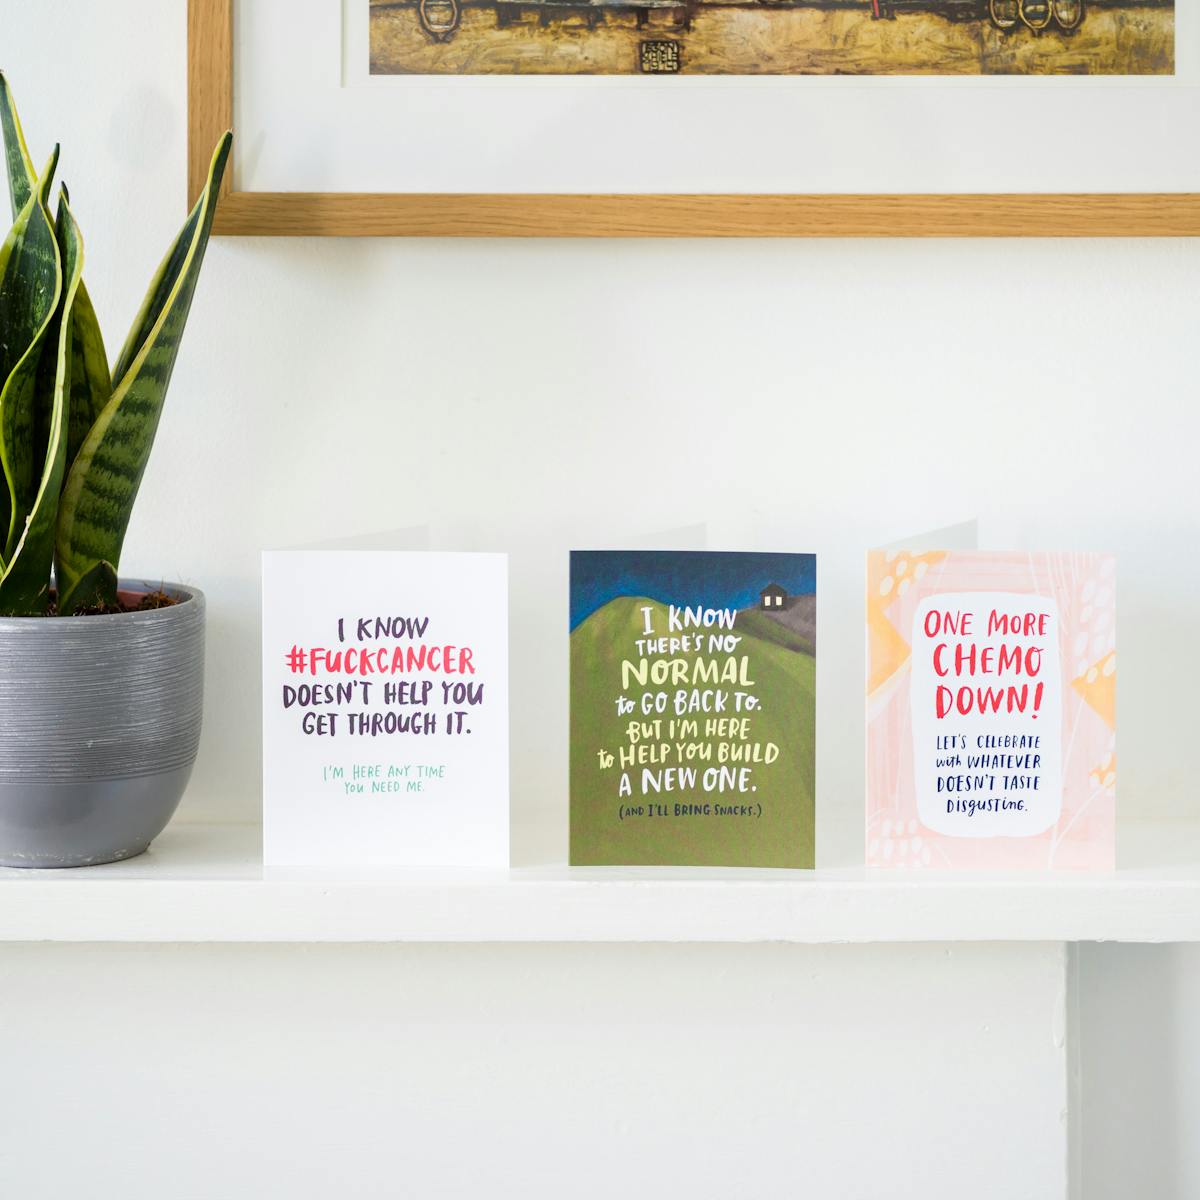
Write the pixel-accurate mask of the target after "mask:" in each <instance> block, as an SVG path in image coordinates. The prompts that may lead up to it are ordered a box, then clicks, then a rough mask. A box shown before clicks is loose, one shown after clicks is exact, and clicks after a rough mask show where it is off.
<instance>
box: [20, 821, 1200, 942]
mask: <svg viewBox="0 0 1200 1200" xmlns="http://www.w3.org/2000/svg"><path fill="white" fill-rule="evenodd" d="M1118 861H1119V863H1120V864H1121V865H1120V866H1118V869H1117V870H1116V871H1115V872H1110V873H1103V874H1082V873H1074V872H1073V873H1061V874H1058V873H1055V874H1050V873H1040V874H1039V873H1026V874H1007V873H1006V874H990V875H983V874H978V873H971V874H964V873H946V872H930V871H923V872H921V871H904V870H897V871H889V872H882V871H866V870H863V869H861V868H860V869H842V870H825V869H822V870H817V871H774V870H770V871H755V870H715V869H705V870H701V869H676V868H570V867H564V866H544V867H516V868H513V869H511V870H507V871H504V870H483V871H472V870H461V869H424V870H410V869H405V870H396V871H379V870H372V871H367V872H361V873H359V872H351V871H345V870H337V871H331V870H324V869H320V870H316V869H314V870H298V869H287V870H277V869H264V868H263V866H262V865H261V862H260V831H259V830H258V829H257V828H256V827H253V826H248V825H199V824H196V825H189V824H183V823H180V824H176V825H173V826H171V827H170V828H169V829H168V830H167V831H166V832H165V833H164V834H163V835H162V836H161V837H160V838H159V839H158V841H156V842H155V844H154V846H153V847H152V849H151V851H150V852H149V853H148V854H145V855H143V856H142V857H141V858H137V859H132V860H130V861H129V862H125V863H114V864H111V865H109V866H102V867H89V868H84V869H81V870H68V871H22V870H0V941H9V942H33V941H53V942H798V943H824V942H856V943H868V942H930V941H938V942H941V941H1124V942H1195V941H1200V825H1194V824H1162V825H1155V826H1150V825H1146V826H1140V827H1139V826H1133V827H1131V828H1127V829H1123V830H1122V831H1121V833H1120V839H1119V859H1118Z"/></svg>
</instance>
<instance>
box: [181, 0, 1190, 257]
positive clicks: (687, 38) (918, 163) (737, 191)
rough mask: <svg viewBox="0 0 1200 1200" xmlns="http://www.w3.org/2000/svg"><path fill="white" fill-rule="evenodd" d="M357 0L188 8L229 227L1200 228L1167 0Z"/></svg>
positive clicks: (1182, 53)
mask: <svg viewBox="0 0 1200 1200" xmlns="http://www.w3.org/2000/svg"><path fill="white" fill-rule="evenodd" d="M338 7H339V6H337V5H334V6H330V5H328V4H326V5H324V6H323V8H322V9H321V10H320V14H319V19H318V18H317V17H314V18H313V28H312V29H311V30H309V29H306V27H305V16H304V14H305V12H306V11H307V12H310V13H316V12H317V11H318V10H317V6H316V0H296V2H295V3H294V4H293V3H289V0H265V4H262V3H260V4H259V5H256V6H255V7H254V8H253V9H252V8H251V7H250V6H248V5H245V0H241V3H239V0H189V5H188V39H189V47H188V71H189V79H188V110H189V112H188V129H189V144H188V171H189V181H188V182H189V191H190V192H193V193H194V192H195V190H196V188H197V186H198V180H199V179H200V177H201V172H202V171H203V169H204V167H205V166H206V164H207V157H208V152H209V148H210V147H211V145H212V143H213V142H214V141H215V140H216V137H217V136H218V134H219V132H220V131H221V130H223V129H225V128H227V127H231V126H232V127H233V128H234V132H235V138H237V139H238V140H236V141H235V145H237V146H239V147H240V148H241V152H242V154H243V158H241V159H237V154H238V151H236V150H235V171H234V179H233V182H232V184H231V185H230V187H229V188H228V194H227V195H226V197H225V200H224V203H223V205H222V209H221V212H220V216H219V218H218V225H217V232H218V233H223V234H250V235H263V234H267V235H299V236H346V235H349V236H477V237H495V236H526V237H558V236H585V237H604V236H622V237H672V236H693V237H710V236H721V237H730V236H733V237H738V236H744V237H777V236H839V237H840V236H856V237H877V236H942V237H945V236H1194V235H1196V234H1197V233H1200V154H1197V153H1196V152H1195V151H1194V150H1193V149H1192V148H1191V146H1190V144H1189V139H1187V138H1186V136H1185V133H1186V130H1187V129H1188V128H1194V127H1195V126H1194V122H1193V120H1192V118H1193V116H1200V87H1198V86H1197V85H1196V82H1194V80H1196V81H1200V53H1198V54H1195V55H1193V54H1192V48H1191V47H1190V46H1189V45H1185V43H1184V41H1183V40H1181V39H1182V34H1180V35H1179V36H1177V31H1176V26H1175V7H1174V3H1173V0H644V2H642V3H633V4H627V3H623V2H621V0H401V2H394V0H343V2H342V5H341V6H340V8H341V11H340V12H339V13H337V14H335V15H334V16H333V17H332V18H331V17H330V15H329V10H330V9H331V8H334V9H336V8H338ZM287 14H291V15H292V20H291V21H290V22H286V21H284V20H283V19H282V18H283V16H285V15H287ZM277 18H278V27H279V29H280V30H281V31H284V30H286V32H285V33H281V48H280V49H279V50H278V51H277V52H273V53H274V54H275V61H273V62H266V61H265V60H263V59H262V58H261V56H262V55H263V53H264V51H263V50H262V47H263V46H264V45H267V46H269V45H270V39H269V38H264V37H263V36H262V32H261V30H262V29H263V28H266V29H268V32H269V31H270V29H271V22H272V21H275V20H276V19H277ZM331 20H336V21H338V22H339V25H338V26H337V28H334V27H333V26H332V25H331V24H330V23H329V22H330V21H331ZM343 20H344V22H345V26H344V27H345V28H346V29H347V30H349V29H350V28H351V26H353V27H354V28H355V29H357V30H358V32H357V33H356V34H355V35H354V36H355V38H356V39H357V40H356V41H353V42H352V41H351V38H350V35H349V34H348V33H347V34H346V40H345V41H344V42H343V44H342V45H340V46H338V45H336V43H337V42H338V41H339V40H340V30H341V28H342V26H341V24H340V22H341V21H343ZM318 24H320V27H319V28H318ZM254 25H257V26H259V27H260V29H259V36H258V38H257V40H255V39H254V37H253V36H250V35H247V34H246V33H245V30H246V29H247V28H249V27H251V26H254ZM331 31H332V32H331ZM1189 36H1190V35H1189ZM331 42H332V43H335V44H334V45H333V46H330V43H331ZM351 47H353V52H351V49H350V48H351ZM326 60H328V61H326ZM1193 60H1195V61H1194V62H1193ZM280 64H282V66H281V65H280ZM313 64H317V65H313ZM346 64H349V66H347V65H346ZM305 72H308V74H307V75H305ZM289 74H290V75H291V76H294V78H292V79H291V84H290V86H291V87H292V88H293V92H292V93H290V94H289V93H288V92H287V90H286V87H284V86H283V85H280V92H279V95H278V97H276V98H274V99H272V100H270V102H269V103H267V104H266V105H265V107H264V106H263V105H262V104H261V103H260V104H258V108H257V109H254V107H253V105H252V104H251V100H250V99H246V96H247V95H250V96H251V98H252V99H255V100H256V101H257V100H261V97H262V96H263V95H264V94H266V93H267V91H268V89H269V88H272V87H274V86H275V85H276V81H277V80H279V79H283V78H284V77H285V76H288V75H289ZM318 77H319V78H320V80H321V83H322V86H321V87H319V88H317V87H313V86H306V87H305V90H304V91H303V92H301V91H300V90H299V89H300V88H301V86H302V85H311V81H312V80H314V79H317V78H318ZM297 96H301V97H302V98H301V99H300V100H297V99H296V97H297ZM251 110H253V112H254V116H253V119H252V118H251V117H250V116H248V115H247V113H248V112H250V111H251ZM264 113H265V114H266V115H263V114H264ZM609 114H611V120H608V117H609ZM1001 118H1003V119H1001ZM339 122H340V124H339ZM317 127H320V128H323V129H324V130H325V131H326V133H325V136H324V140H323V141H322V140H320V133H319V131H318V129H317ZM984 130H986V133H985V132H983V131H984ZM380 131H385V132H386V133H387V134H388V135H389V136H387V137H383V138H381V137H380V136H379V133H380ZM238 135H241V136H240V138H239V137H238ZM393 135H394V136H393ZM356 138H357V139H358V140H357V142H356V140H355V139H356ZM305 139H307V141H306V140H305ZM864 139H865V140H864ZM313 144H319V146H320V149H321V152H320V153H306V152H305V147H306V146H312V145H313ZM328 146H334V147H341V153H340V155H339V153H338V152H334V153H331V154H330V153H325V149H326V147H328ZM366 146H369V147H372V148H373V153H371V154H367V153H362V152H357V153H356V152H355V151H356V148H358V149H359V150H360V151H361V148H362V147H366ZM1104 147H1109V149H1108V150H1106V151H1105V152H1104V153H1097V149H1098V148H1104ZM414 148H415V152H414ZM273 153H274V157H272V155H273ZM422 153H423V154H425V157H424V158H422V156H421V155H422ZM1027 159H1028V160H1029V161H1030V162H1032V164H1033V165H1032V166H1028V165H1027V163H1026V160H1027ZM264 164H265V165H264ZM280 164H283V165H282V166H280ZM314 164H315V165H314ZM284 167H286V168H287V170H285V169H284ZM293 168H294V172H293V173H291V174H289V173H288V172H289V171H293ZM1193 176H1194V178H1193Z"/></svg>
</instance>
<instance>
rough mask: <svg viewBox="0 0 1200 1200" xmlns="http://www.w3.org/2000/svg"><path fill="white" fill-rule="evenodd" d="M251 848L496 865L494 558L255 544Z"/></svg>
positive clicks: (292, 857)
mask: <svg viewBox="0 0 1200 1200" xmlns="http://www.w3.org/2000/svg"><path fill="white" fill-rule="evenodd" d="M263 857H264V859H265V861H266V863H267V865H269V866H270V865H273V866H351V867H353V866H363V867H379V866H507V865H508V560H507V557H506V556H505V555H502V554H448V553H433V552H410V551H311V550H283V551H268V552H266V553H264V554H263Z"/></svg>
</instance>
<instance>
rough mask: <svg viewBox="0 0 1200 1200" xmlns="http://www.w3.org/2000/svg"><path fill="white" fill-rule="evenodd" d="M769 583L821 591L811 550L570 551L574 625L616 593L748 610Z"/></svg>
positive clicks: (800, 592)
mask: <svg viewBox="0 0 1200 1200" xmlns="http://www.w3.org/2000/svg"><path fill="white" fill-rule="evenodd" d="M768 583H777V584H779V586H780V587H783V588H786V589H787V590H788V591H789V592H790V593H791V594H792V595H794V596H808V595H812V594H813V593H814V592H815V591H816V590H817V559H816V555H813V554H759V553H757V552H755V551H751V552H742V551H736V552H734V551H730V552H724V551H716V550H572V551H571V628H572V629H574V628H575V627H576V626H577V625H579V624H580V623H581V622H583V621H586V620H587V619H588V617H590V616H591V615H592V613H594V612H595V611H596V609H598V608H603V607H604V605H606V604H607V603H608V602H609V601H610V600H615V599H616V598H617V597H618V596H646V597H648V598H649V599H651V600H657V601H659V602H660V603H662V604H676V605H697V604H698V605H702V606H704V607H705V608H749V607H750V605H752V604H757V603H758V594H759V592H761V591H762V589H763V588H765V587H766V586H767V584H768Z"/></svg>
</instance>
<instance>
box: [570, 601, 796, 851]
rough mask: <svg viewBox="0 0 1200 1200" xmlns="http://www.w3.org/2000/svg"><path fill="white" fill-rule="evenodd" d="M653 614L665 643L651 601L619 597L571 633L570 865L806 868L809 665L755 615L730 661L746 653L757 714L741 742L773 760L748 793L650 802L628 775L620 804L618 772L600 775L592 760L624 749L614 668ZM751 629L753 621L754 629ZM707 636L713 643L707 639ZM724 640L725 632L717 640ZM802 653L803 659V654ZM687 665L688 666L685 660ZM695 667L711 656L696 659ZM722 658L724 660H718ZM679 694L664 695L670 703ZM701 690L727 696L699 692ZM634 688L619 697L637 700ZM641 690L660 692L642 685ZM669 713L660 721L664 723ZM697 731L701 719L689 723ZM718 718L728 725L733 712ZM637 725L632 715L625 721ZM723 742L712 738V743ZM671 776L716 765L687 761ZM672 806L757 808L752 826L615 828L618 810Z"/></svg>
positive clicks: (740, 622)
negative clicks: (630, 786)
mask: <svg viewBox="0 0 1200 1200" xmlns="http://www.w3.org/2000/svg"><path fill="white" fill-rule="evenodd" d="M646 606H649V607H650V608H651V609H652V610H653V618H652V619H653V622H654V627H655V631H656V634H665V633H666V632H667V609H666V606H664V605H662V604H659V603H658V602H657V601H653V600H647V599H642V598H637V597H621V598H619V599H616V600H612V601H610V602H609V603H608V604H606V605H605V606H604V607H603V608H600V609H598V610H597V611H596V612H594V613H593V614H592V615H591V616H590V617H588V619H587V620H586V621H584V622H583V623H582V624H580V625H579V626H578V627H577V628H576V629H575V630H574V631H573V632H572V634H571V862H572V863H576V864H593V865H598V864H629V865H634V864H650V865H654V864H657V865H680V866H771V867H811V866H812V865H813V854H814V830H813V811H814V793H815V786H814V777H815V771H814V760H815V750H816V746H815V708H816V706H815V696H816V679H815V674H816V666H815V659H814V658H813V656H812V654H811V653H810V652H809V651H808V650H807V648H806V645H805V644H804V643H803V642H802V639H799V638H796V637H794V636H793V635H790V634H788V631H786V630H784V629H782V628H781V627H779V626H778V625H777V624H776V623H775V622H772V621H770V620H769V619H765V618H761V617H760V615H759V614H757V613H753V612H746V613H740V614H739V615H738V618H737V621H736V623H735V625H734V628H733V630H732V632H733V633H735V634H738V635H741V636H742V641H741V643H740V644H739V645H738V647H737V649H736V650H735V651H734V652H733V653H734V655H735V656H740V655H742V654H748V655H749V658H750V677H751V679H753V680H754V682H755V685H756V686H755V687H753V688H750V689H746V690H748V691H750V692H752V694H754V695H755V696H757V697H758V699H759V701H760V702H761V707H760V708H759V709H758V710H757V711H756V712H754V713H753V714H751V717H752V721H751V725H750V737H749V741H750V742H763V743H767V742H774V743H776V744H777V745H778V746H779V748H780V755H779V758H778V759H777V760H776V761H775V762H774V763H771V764H769V765H764V764H762V763H758V764H753V770H754V774H753V780H754V784H755V786H756V788H757V791H755V792H753V793H745V794H743V793H736V792H727V793H718V792H705V791H702V790H701V789H700V788H699V787H697V788H696V789H695V790H694V791H689V792H682V791H676V792H662V793H658V794H655V793H650V794H649V795H646V796H642V795H641V794H640V789H639V786H638V784H639V781H640V778H641V770H642V768H641V767H640V766H633V767H631V768H629V770H630V772H631V778H632V779H633V781H634V795H633V796H632V797H629V798H626V799H625V800H624V801H622V798H621V797H620V796H619V795H618V790H617V789H618V784H619V782H620V777H621V768H620V762H619V759H618V762H617V763H616V764H615V765H614V766H612V767H610V768H609V769H607V770H601V769H600V767H599V762H598V758H597V751H599V750H601V749H604V750H608V751H610V752H611V753H613V754H618V752H619V750H620V749H621V747H623V746H625V745H627V742H626V740H625V736H624V731H625V726H626V723H627V722H628V721H629V720H630V718H629V717H621V716H618V715H617V711H616V698H617V697H618V696H619V695H621V694H622V692H621V663H622V661H624V660H625V659H630V660H637V659H638V657H639V655H638V654H637V651H636V646H635V642H636V640H637V639H638V638H639V637H642V636H644V635H643V632H642V630H643V619H642V612H641V610H642V609H643V608H644V607H646ZM755 618H757V619H755ZM707 632H718V631H717V630H711V631H707ZM725 632H729V631H725ZM801 646H805V648H801ZM686 657H688V658H692V657H694V656H692V655H687V656H686ZM703 657H706V658H707V657H710V656H709V655H707V654H705V655H703ZM712 657H718V658H721V659H723V658H724V657H725V656H724V655H716V656H712ZM679 686H683V687H685V688H687V687H690V686H691V685H687V684H685V685H672V684H666V685H664V687H663V688H662V689H661V690H665V691H668V692H669V693H670V694H671V695H672V696H674V693H675V691H676V690H677V688H678V687H679ZM696 686H700V687H711V686H719V687H724V688H725V689H726V690H733V689H732V688H731V687H730V686H729V685H724V684H718V685H710V684H699V685H696ZM642 690H643V689H641V688H639V687H638V686H637V685H636V684H634V685H633V687H632V688H631V689H630V690H629V691H628V692H626V693H624V694H626V695H630V696H636V695H640V694H641V691H642ZM644 690H647V691H648V690H659V689H658V688H657V687H654V686H653V685H651V684H647V686H646V688H645V689H644ZM673 715H674V713H673V711H672V712H668V713H666V714H663V719H664V728H665V724H666V721H667V720H669V719H670V717H671V716H673ZM691 715H693V716H695V717H696V718H697V719H698V720H699V721H700V722H701V726H700V727H701V737H700V739H697V740H703V721H704V716H705V714H691ZM721 715H732V716H736V715H738V714H736V713H734V712H733V711H732V709H729V710H726V712H725V713H723V714H721ZM634 716H635V717H637V718H638V719H650V718H642V717H641V715H640V712H639V713H635V714H634ZM716 740H720V739H716ZM666 765H669V766H678V765H685V766H694V767H696V768H697V769H698V770H703V768H704V767H707V766H715V765H718V764H717V760H716V758H715V755H714V758H713V759H711V760H710V761H708V762H702V761H699V760H694V761H693V762H691V763H684V764H680V763H679V762H677V760H676V759H675V758H674V757H672V758H671V759H669V760H668V762H667V764H666ZM622 803H625V804H637V803H643V804H646V803H656V804H665V805H667V806H668V809H669V810H672V811H673V808H674V805H675V804H676V803H701V804H703V803H708V804H710V805H717V804H728V805H738V804H747V803H748V804H754V805H757V804H761V805H762V816H761V817H741V816H717V815H711V816H688V817H675V816H672V815H669V816H667V817H627V818H626V820H625V821H620V820H618V811H619V808H620V805H621V804H622Z"/></svg>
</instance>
